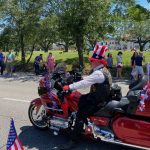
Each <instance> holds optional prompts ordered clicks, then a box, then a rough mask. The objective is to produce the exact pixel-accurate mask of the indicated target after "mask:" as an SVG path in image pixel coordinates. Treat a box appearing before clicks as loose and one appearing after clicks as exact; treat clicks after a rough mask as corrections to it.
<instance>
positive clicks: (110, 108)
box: [94, 97, 129, 117]
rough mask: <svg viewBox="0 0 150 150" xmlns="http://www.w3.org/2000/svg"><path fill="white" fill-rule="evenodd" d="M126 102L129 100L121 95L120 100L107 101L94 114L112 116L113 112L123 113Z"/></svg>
mask: <svg viewBox="0 0 150 150" xmlns="http://www.w3.org/2000/svg"><path fill="white" fill-rule="evenodd" d="M128 104H129V100H128V99H127V98H126V97H122V98H121V100H120V101H115V100H112V101H110V102H108V103H107V104H106V105H105V106H104V107H103V108H101V109H100V110H98V111H97V112H96V113H95V114H94V116H101V117H112V116H113V115H114V113H115V112H121V113H125V110H126V108H127V106H128Z"/></svg>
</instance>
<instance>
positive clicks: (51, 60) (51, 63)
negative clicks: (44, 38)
mask: <svg viewBox="0 0 150 150" xmlns="http://www.w3.org/2000/svg"><path fill="white" fill-rule="evenodd" d="M54 68H55V58H54V56H53V55H52V53H51V52H50V53H49V55H48V57H47V69H48V72H49V73H52V72H53V71H54Z"/></svg>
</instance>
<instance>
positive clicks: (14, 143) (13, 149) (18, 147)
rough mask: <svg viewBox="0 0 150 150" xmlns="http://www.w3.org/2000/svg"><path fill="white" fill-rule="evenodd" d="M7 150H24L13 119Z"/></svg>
mask: <svg viewBox="0 0 150 150" xmlns="http://www.w3.org/2000/svg"><path fill="white" fill-rule="evenodd" d="M7 150H24V149H23V146H22V144H21V142H20V140H19V139H18V136H17V133H16V129H15V125H14V121H13V119H11V122H10V130H9V135H8V140H7Z"/></svg>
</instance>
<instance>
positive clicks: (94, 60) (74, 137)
mask: <svg viewBox="0 0 150 150" xmlns="http://www.w3.org/2000/svg"><path fill="white" fill-rule="evenodd" d="M107 49H108V48H107V47H106V46H100V45H99V44H98V43H97V44H96V46H95V48H94V51H93V55H92V57H91V58H89V60H90V62H91V67H92V70H91V73H90V75H89V76H87V77H85V78H84V79H83V80H81V81H79V82H75V83H73V84H70V85H69V86H68V85H65V86H64V87H63V90H76V89H80V88H86V87H88V86H91V89H90V92H89V93H88V94H85V95H83V96H81V98H80V101H79V107H78V112H77V114H76V121H75V126H74V130H73V131H72V133H71V140H70V141H69V142H68V143H67V144H65V145H64V146H63V147H62V148H61V149H62V150H67V149H71V148H72V147H74V146H75V144H76V142H78V138H79V137H80V136H81V133H82V130H83V125H84V123H87V117H88V116H90V115H93V114H94V113H95V112H96V111H98V110H99V109H100V108H102V107H104V105H105V104H106V103H107V101H108V100H109V95H110V87H111V84H112V78H111V75H110V72H109V71H108V70H107V69H106V68H105V66H106V64H107V63H106V61H105V60H104V56H105V51H106V50H107Z"/></svg>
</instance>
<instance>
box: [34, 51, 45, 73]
mask: <svg viewBox="0 0 150 150" xmlns="http://www.w3.org/2000/svg"><path fill="white" fill-rule="evenodd" d="M41 61H42V62H43V54H40V55H39V56H36V57H35V60H34V69H35V74H36V75H39V74H40V62H41Z"/></svg>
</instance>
